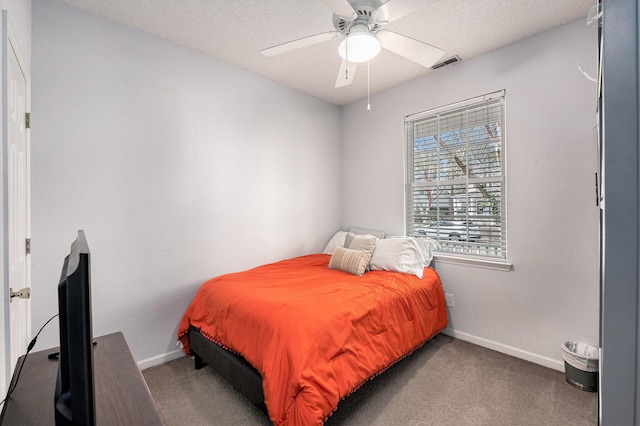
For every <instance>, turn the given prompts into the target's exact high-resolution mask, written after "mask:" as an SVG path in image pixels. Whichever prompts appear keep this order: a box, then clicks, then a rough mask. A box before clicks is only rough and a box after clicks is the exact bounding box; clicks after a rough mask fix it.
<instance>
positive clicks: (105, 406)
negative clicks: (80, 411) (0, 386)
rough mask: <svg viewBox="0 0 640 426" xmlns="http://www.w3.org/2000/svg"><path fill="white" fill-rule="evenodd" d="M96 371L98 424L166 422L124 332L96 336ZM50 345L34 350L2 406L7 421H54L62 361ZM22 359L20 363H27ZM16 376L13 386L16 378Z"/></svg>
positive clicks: (46, 423)
mask: <svg viewBox="0 0 640 426" xmlns="http://www.w3.org/2000/svg"><path fill="white" fill-rule="evenodd" d="M94 340H95V341H96V342H97V344H96V346H95V347H94V349H93V372H94V383H95V398H96V424H97V425H164V424H165V422H164V419H163V418H162V416H161V415H160V412H159V410H158V406H157V405H156V402H155V400H154V399H153V396H152V395H151V392H150V391H149V388H148V387H147V383H146V382H145V381H144V377H142V373H140V370H139V369H138V364H136V362H135V360H134V359H133V356H132V355H131V351H130V350H129V346H127V342H126V341H125V339H124V336H123V335H122V333H114V334H109V335H106V336H102V337H98V338H95V339H94ZM57 350H58V348H51V349H47V350H43V351H39V352H34V353H30V354H29V356H28V357H27V360H26V362H25V364H24V367H23V368H22V373H21V374H20V380H19V381H18V386H17V387H16V389H15V390H14V391H13V393H12V394H11V397H10V398H9V400H8V401H7V402H5V404H4V406H3V407H2V416H1V417H0V424H2V425H47V426H50V425H53V424H54V423H55V421H54V410H53V394H54V391H55V386H56V376H57V373H58V361H57V360H55V359H49V354H51V353H53V352H55V351H57ZM23 358H24V357H23V356H22V357H20V359H18V363H17V365H18V366H19V365H20V364H21V363H22V359H23ZM17 371H18V369H17V368H16V372H15V373H14V375H13V379H12V380H11V385H13V382H14V380H15V379H16V374H17Z"/></svg>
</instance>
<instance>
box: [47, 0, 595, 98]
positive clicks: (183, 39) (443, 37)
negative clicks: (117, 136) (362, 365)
mask: <svg viewBox="0 0 640 426" xmlns="http://www.w3.org/2000/svg"><path fill="white" fill-rule="evenodd" d="M59 1H61V2H63V3H66V4H69V5H71V6H75V7H78V8H81V9H84V10H87V11H89V12H92V13H95V14H97V15H100V16H104V17H106V18H109V19H113V20H115V21H117V22H120V23H122V24H124V25H127V26H129V27H133V28H137V29H139V30H142V31H144V32H147V33H150V34H154V35H157V36H159V37H162V38H164V39H167V40H171V41H173V42H175V43H178V44H181V45H183V46H186V47H189V48H192V49H195V50H198V51H200V52H203V53H205V54H207V55H210V56H213V57H215V58H217V59H220V60H221V61H224V62H227V63H230V64H233V65H237V66H239V67H241V68H244V69H246V70H249V71H251V72H253V73H255V74H259V75H262V76H264V77H266V78H269V79H271V80H274V81H277V82H279V83H282V84H284V85H287V86H290V87H293V88H296V89H299V90H301V91H303V92H306V93H309V94H311V95H313V96H316V97H318V98H321V99H324V100H327V101H329V102H332V103H334V104H337V105H346V104H349V103H351V102H353V101H355V100H358V99H361V98H363V97H366V95H367V74H366V73H367V67H366V65H365V64H361V65H360V66H359V67H358V70H357V72H356V76H355V82H354V83H353V84H352V85H350V86H346V87H341V88H334V84H335V81H336V75H337V72H338V68H339V66H340V62H341V59H340V57H339V56H338V53H337V49H338V44H339V43H340V40H341V38H335V39H333V40H329V41H325V42H322V43H319V44H316V45H313V46H309V47H306V48H303V49H301V50H297V51H294V52H289V53H286V54H283V55H280V56H276V57H271V58H268V57H265V56H263V55H262V54H261V53H260V50H262V49H264V48H267V47H271V46H273V45H277V44H281V43H284V42H287V41H290V40H295V39H299V38H302V37H306V36H309V35H314V34H318V33H322V32H326V31H332V30H334V27H333V21H332V17H333V12H332V11H331V9H329V7H328V6H327V5H326V4H325V3H324V2H323V1H322V0H179V1H176V0H135V1H132V0H59ZM390 1H391V2H394V1H397V2H401V1H404V0H390ZM422 3H423V4H421V5H420V8H419V9H418V10H417V11H415V12H414V13H411V14H409V15H406V16H404V17H402V18H400V19H397V20H395V21H393V22H391V23H390V24H388V25H387V26H386V27H385V28H386V29H389V30H392V31H395V32H397V33H400V34H404V35H406V36H409V37H412V38H414V39H417V40H420V41H423V42H425V43H429V44H431V45H434V46H437V47H439V48H441V49H444V50H445V52H446V53H445V54H444V56H443V59H446V58H449V57H451V56H454V55H458V56H459V57H460V58H462V60H463V61H464V60H469V59H471V58H473V57H474V56H478V55H481V54H483V53H486V52H489V51H491V50H494V49H497V48H499V47H501V46H505V45H507V44H510V43H513V42H516V41H518V40H522V39H524V38H527V37H530V36H532V35H534V34H537V33H540V32H543V31H546V30H549V29H551V28H554V27H558V26H560V25H563V24H566V23H569V22H571V21H575V20H577V19H581V18H586V16H587V13H588V10H589V8H590V7H591V6H593V5H594V4H595V0H508V1H507V0H424V1H423V2H422ZM389 6H392V3H389ZM585 24H586V19H585ZM452 66H455V65H452ZM429 72H433V71H432V70H431V69H427V68H423V67H421V66H419V65H416V64H415V63H413V62H411V61H409V60H407V59H405V58H403V57H400V56H398V55H396V54H394V53H391V52H389V51H385V50H384V49H383V51H382V52H381V53H380V55H378V56H377V57H376V58H374V59H373V60H371V62H370V87H371V89H370V90H371V93H372V94H373V93H376V92H379V91H382V90H385V89H387V88H390V87H393V86H396V85H398V84H401V83H403V82H406V81H409V80H412V79H414V78H417V77H420V76H423V75H426V74H427V73H429ZM438 72H446V68H444V69H441V70H439V71H438Z"/></svg>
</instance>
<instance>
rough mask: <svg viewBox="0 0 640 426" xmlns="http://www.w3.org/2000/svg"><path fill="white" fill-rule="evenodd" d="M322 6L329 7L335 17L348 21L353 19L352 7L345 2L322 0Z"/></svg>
mask: <svg viewBox="0 0 640 426" xmlns="http://www.w3.org/2000/svg"><path fill="white" fill-rule="evenodd" d="M322 1H323V2H324V4H326V5H327V6H329V8H330V9H331V10H333V13H335V14H336V15H338V16H340V17H342V18H347V19H349V20H351V19H355V17H356V12H355V10H353V6H351V3H349V2H348V1H347V0H322Z"/></svg>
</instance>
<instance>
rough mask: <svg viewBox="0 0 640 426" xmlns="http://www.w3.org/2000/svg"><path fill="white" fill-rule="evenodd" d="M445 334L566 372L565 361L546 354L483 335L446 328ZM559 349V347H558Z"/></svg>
mask: <svg viewBox="0 0 640 426" xmlns="http://www.w3.org/2000/svg"><path fill="white" fill-rule="evenodd" d="M443 333H444V334H446V335H448V336H451V337H455V338H456V339H460V340H464V341H466V342H469V343H473V344H475V345H478V346H482V347H484V348H488V349H492V350H494V351H496V352H500V353H503V354H507V355H511V356H513V357H516V358H520V359H524V360H525V361H530V362H533V363H535V364H539V365H542V366H545V367H549V368H552V369H554V370H558V371H562V372H564V362H563V361H559V360H556V359H552V358H548V357H546V356H542V355H538V354H534V353H532V352H527V351H524V350H522V349H518V348H514V347H513V346H508V345H503V344H502V343H498V342H494V341H492V340H487V339H483V338H482V337H477V336H474V335H472V334H468V333H463V332H460V331H456V330H452V329H449V328H447V329H445V330H444V331H443ZM558 350H559V347H558Z"/></svg>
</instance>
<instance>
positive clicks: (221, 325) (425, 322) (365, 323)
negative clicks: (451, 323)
mask: <svg viewBox="0 0 640 426" xmlns="http://www.w3.org/2000/svg"><path fill="white" fill-rule="evenodd" d="M329 258H330V256H329V255H325V254H314V255H308V256H302V257H296V258H293V259H288V260H283V261H281V262H277V263H273V264H269V265H264V266H260V267H257V268H254V269H250V270H248V271H244V272H240V273H234V274H227V275H223V276H220V277H217V278H214V279H211V280H209V281H207V282H206V283H205V284H203V285H202V287H201V288H200V290H199V291H198V293H197V294H196V296H195V298H194V299H193V301H192V302H191V305H190V306H189V308H188V309H187V311H186V313H185V315H184V317H183V319H182V321H181V323H180V328H179V330H178V338H179V339H180V340H181V341H182V343H183V344H184V350H185V352H186V353H187V354H189V353H190V349H189V342H188V334H187V333H188V329H189V326H190V325H193V326H194V327H196V328H199V329H200V330H201V333H202V334H203V335H205V336H206V337H208V338H209V339H211V340H212V341H214V342H216V343H218V344H220V345H222V346H225V347H227V348H229V349H231V350H233V351H235V352H237V353H239V354H241V355H242V356H243V357H244V358H245V359H247V361H249V362H250V363H251V364H252V365H253V366H254V367H255V368H256V369H257V370H258V371H259V372H260V374H261V375H262V384H263V391H264V396H265V404H266V406H267V408H268V411H269V415H270V418H271V421H272V422H273V423H275V424H278V425H314V424H322V423H323V422H324V420H326V418H327V417H328V416H330V415H331V413H333V411H334V410H335V409H336V407H337V405H338V402H339V401H340V400H341V399H342V398H344V397H345V396H347V395H349V394H350V393H351V392H353V391H354V390H355V389H357V388H358V387H359V386H360V385H361V384H362V383H363V382H365V381H366V380H367V379H369V378H370V377H372V376H374V375H376V374H378V373H380V372H381V371H383V370H384V369H386V368H387V367H389V366H390V365H391V364H393V363H394V362H395V361H397V360H398V359H400V358H402V357H403V356H405V355H406V354H407V353H409V352H411V351H412V350H414V349H416V348H417V347H419V346H420V345H421V344H422V343H424V342H425V341H426V340H427V339H429V338H430V337H432V336H433V335H435V334H436V333H438V332H439V331H441V330H442V329H444V328H445V327H446V326H447V321H448V319H447V313H446V308H445V300H444V292H443V289H442V285H441V283H440V278H439V277H438V274H437V273H436V272H435V271H434V270H433V269H431V268H426V269H425V274H424V278H423V279H419V278H417V277H416V276H414V275H407V274H400V273H397V272H386V271H371V272H367V273H366V274H365V275H363V276H361V277H358V276H354V275H351V274H348V273H346V272H341V271H336V270H331V269H328V267H327V265H328V263H329Z"/></svg>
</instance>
